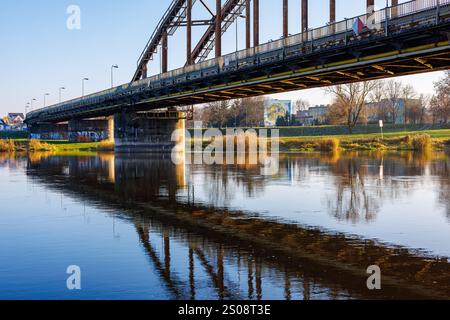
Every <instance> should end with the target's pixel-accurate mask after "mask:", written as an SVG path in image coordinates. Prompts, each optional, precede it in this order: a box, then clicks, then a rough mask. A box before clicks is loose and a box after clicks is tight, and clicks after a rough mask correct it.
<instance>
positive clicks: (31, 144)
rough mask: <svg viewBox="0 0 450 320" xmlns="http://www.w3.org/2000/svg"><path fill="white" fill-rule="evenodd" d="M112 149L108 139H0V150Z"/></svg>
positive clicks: (62, 150)
mask: <svg viewBox="0 0 450 320" xmlns="http://www.w3.org/2000/svg"><path fill="white" fill-rule="evenodd" d="M91 151H114V143H112V142H108V141H102V142H90V143H73V142H68V141H51V140H43V141H40V140H28V139H14V140H13V139H7V140H6V139H3V140H2V139H0V152H9V153H13V152H54V153H71V154H76V153H77V152H80V153H82V152H91Z"/></svg>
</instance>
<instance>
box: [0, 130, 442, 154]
mask: <svg viewBox="0 0 450 320" xmlns="http://www.w3.org/2000/svg"><path fill="white" fill-rule="evenodd" d="M188 143H191V145H192V144H193V143H194V139H188ZM209 143H210V141H209V140H204V141H203V145H204V147H206V146H207V145H208V144H209ZM446 149H450V129H444V130H427V131H418V132H417V131H412V132H389V133H386V134H384V136H383V137H382V136H381V134H353V135H330V136H314V137H311V136H306V137H305V136H297V137H286V136H281V137H280V151H281V152H308V151H325V152H327V151H337V150H341V151H383V150H385V151H421V150H435V151H440V150H446ZM34 151H46V152H56V153H67V152H70V153H77V152H100V151H114V143H113V142H107V141H102V142H88V143H86V142H79V143H73V142H68V141H51V140H44V141H38V140H28V139H9V140H1V139H0V152H10V153H11V152H34Z"/></svg>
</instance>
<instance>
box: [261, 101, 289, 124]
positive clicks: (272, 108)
mask: <svg viewBox="0 0 450 320" xmlns="http://www.w3.org/2000/svg"><path fill="white" fill-rule="evenodd" d="M291 111H292V102H291V101H290V100H276V99H269V100H267V101H266V102H265V105H264V125H265V126H266V127H273V126H276V124H277V119H278V118H279V117H283V118H284V117H286V116H289V115H291Z"/></svg>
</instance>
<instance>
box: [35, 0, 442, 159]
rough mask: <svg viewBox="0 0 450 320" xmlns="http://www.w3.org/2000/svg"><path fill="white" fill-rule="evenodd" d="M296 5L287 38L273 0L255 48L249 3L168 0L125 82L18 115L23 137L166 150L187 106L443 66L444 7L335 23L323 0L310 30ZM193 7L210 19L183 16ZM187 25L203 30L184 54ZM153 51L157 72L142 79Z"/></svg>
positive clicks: (404, 8)
mask: <svg viewBox="0 0 450 320" xmlns="http://www.w3.org/2000/svg"><path fill="white" fill-rule="evenodd" d="M299 1H301V4H302V5H301V29H300V32H299V33H298V34H294V35H290V33H289V30H288V16H289V15H288V12H289V7H288V1H287V0H282V3H280V5H283V17H282V19H280V20H282V22H281V23H282V24H283V35H282V37H281V38H280V39H279V40H276V41H271V42H269V43H262V44H261V43H260V42H259V30H260V19H259V0H226V1H225V3H223V1H221V0H216V8H215V12H213V11H214V10H212V9H210V8H209V7H208V6H207V5H206V4H205V2H204V1H202V0H199V1H196V0H174V1H173V2H172V4H171V5H170V7H169V8H168V9H167V11H166V13H165V14H164V16H163V18H162V19H161V21H160V22H159V24H158V25H157V27H156V29H155V31H154V33H153V35H152V37H151V39H150V40H149V41H148V43H147V44H146V46H145V48H144V50H143V52H142V54H141V56H140V58H139V60H138V63H137V66H138V67H137V70H136V72H135V74H134V76H133V78H132V79H131V82H129V83H126V84H124V85H121V86H118V87H114V88H111V89H107V90H104V91H101V92H97V93H94V94H91V95H87V96H83V97H79V98H77V99H73V100H70V101H65V102H62V103H59V104H56V105H53V106H49V107H47V108H43V109H39V110H34V111H32V112H30V113H28V114H27V117H26V118H27V119H26V122H27V124H28V125H29V127H30V133H31V136H32V137H33V138H43V139H51V138H54V139H60V138H68V139H70V140H73V141H80V140H106V139H109V140H113V139H114V141H115V148H116V151H117V152H137V151H156V152H161V151H170V150H172V148H173V147H174V145H175V144H178V143H180V141H178V142H177V141H171V135H172V132H173V131H174V130H175V129H183V128H184V122H185V119H186V118H189V117H190V116H191V115H192V106H194V105H197V104H204V103H208V102H212V101H220V100H229V99H237V98H244V97H252V96H257V95H265V94H273V93H281V92H287V91H294V90H302V89H310V88H317V87H324V86H330V85H336V84H343V83H350V82H357V81H366V80H373V79H382V78H388V77H395V76H401V75H409V74H417V73H424V72H430V71H438V70H445V69H448V68H449V67H450V55H449V53H450V0H413V1H408V2H404V3H401V4H399V2H398V0H391V1H390V2H389V3H388V6H386V7H385V8H383V9H381V10H375V9H374V0H366V5H367V6H366V7H367V11H366V12H362V13H361V15H360V16H357V17H353V18H347V19H345V20H343V21H336V0H330V2H329V9H330V15H329V23H327V25H326V26H323V27H320V28H315V29H310V28H309V24H308V18H309V17H308V7H309V3H308V0H299ZM355 1H356V0H355ZM359 1H364V0H359ZM199 4H200V5H203V6H205V8H206V9H207V11H208V12H209V13H210V14H211V19H206V20H193V19H192V8H193V6H194V5H199ZM240 17H244V18H245V19H246V32H245V38H246V39H245V42H246V48H245V49H244V50H240V51H236V52H233V53H231V54H226V55H223V54H222V35H223V34H224V33H225V32H226V31H227V30H228V29H229V27H230V26H231V25H232V24H233V23H235V21H236V20H237V19H238V18H240ZM197 25H203V26H207V30H206V32H205V33H204V35H203V36H202V37H201V39H200V41H199V42H198V44H197V45H196V46H195V47H192V28H193V27H195V26H197ZM181 27H183V28H185V29H186V35H187V36H186V38H187V41H186V56H187V61H186V65H185V66H184V67H182V68H179V69H175V70H170V71H169V70H168V68H167V66H168V51H169V48H168V41H167V39H168V37H169V36H171V35H173V34H174V33H175V32H176V31H177V30H178V29H180V28H181ZM252 41H253V42H252ZM159 47H160V48H161V58H162V59H161V60H162V61H161V64H162V66H161V70H162V73H161V74H157V75H153V76H148V74H147V70H148V64H149V63H150V62H151V61H152V60H153V57H154V56H155V54H156V53H157V50H158V48H159ZM213 50H214V57H212V58H211V57H210V56H212V55H213ZM155 111H157V112H155ZM181 141H183V140H182V139H181Z"/></svg>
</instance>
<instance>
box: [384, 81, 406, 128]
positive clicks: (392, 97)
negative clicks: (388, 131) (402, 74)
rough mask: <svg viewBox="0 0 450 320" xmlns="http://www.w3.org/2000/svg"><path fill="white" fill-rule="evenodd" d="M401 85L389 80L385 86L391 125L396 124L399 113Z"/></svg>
mask: <svg viewBox="0 0 450 320" xmlns="http://www.w3.org/2000/svg"><path fill="white" fill-rule="evenodd" d="M402 89H403V88H402V83H401V82H399V81H394V80H390V81H388V82H387V84H386V98H387V101H388V103H387V108H388V111H389V114H390V116H391V120H392V124H393V125H395V124H396V123H397V118H398V114H399V112H400V104H399V99H400V97H401V95H402Z"/></svg>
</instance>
